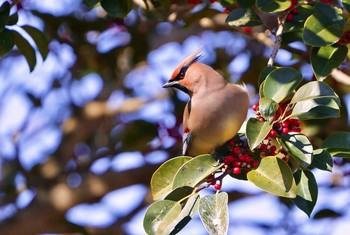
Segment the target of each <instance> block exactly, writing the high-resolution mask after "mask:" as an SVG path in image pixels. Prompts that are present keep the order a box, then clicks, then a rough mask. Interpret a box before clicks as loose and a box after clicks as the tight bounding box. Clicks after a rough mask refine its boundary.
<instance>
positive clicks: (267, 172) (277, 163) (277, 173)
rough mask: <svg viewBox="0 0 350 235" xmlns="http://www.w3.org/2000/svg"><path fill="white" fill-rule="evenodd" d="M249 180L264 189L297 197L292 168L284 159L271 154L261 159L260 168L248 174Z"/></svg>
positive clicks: (275, 193)
mask: <svg viewBox="0 0 350 235" xmlns="http://www.w3.org/2000/svg"><path fill="white" fill-rule="evenodd" d="M247 177H248V180H249V181H250V182H252V183H253V184H255V185H256V186H257V187H259V188H261V189H262V190H264V191H266V192H268V193H271V194H274V195H277V196H280V197H287V198H295V197H296V192H297V189H296V184H295V181H294V178H293V173H292V170H291V169H290V168H289V166H288V164H287V163H286V162H284V161H283V160H282V159H280V158H278V157H275V156H269V157H265V158H263V159H262V160H261V161H260V164H259V166H258V168H256V169H255V170H251V171H249V172H248V174H247Z"/></svg>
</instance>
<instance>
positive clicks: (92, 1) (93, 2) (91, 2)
mask: <svg viewBox="0 0 350 235" xmlns="http://www.w3.org/2000/svg"><path fill="white" fill-rule="evenodd" d="M84 2H85V3H86V5H88V6H89V7H93V6H95V5H96V4H97V3H99V2H101V0H84Z"/></svg>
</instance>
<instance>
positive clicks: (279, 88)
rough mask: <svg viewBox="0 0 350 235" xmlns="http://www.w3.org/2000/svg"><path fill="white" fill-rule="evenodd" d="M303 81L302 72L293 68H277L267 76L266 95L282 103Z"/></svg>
mask: <svg viewBox="0 0 350 235" xmlns="http://www.w3.org/2000/svg"><path fill="white" fill-rule="evenodd" d="M301 81H302V76H301V74H300V73H299V72H298V71H297V70H295V69H293V68H288V67H283V68H278V69H275V70H274V71H272V72H271V73H269V75H267V77H266V80H265V83H264V96H266V97H269V98H270V99H272V100H274V101H276V102H277V103H280V102H281V101H282V100H283V99H284V98H286V97H287V96H288V95H289V94H291V93H292V92H293V90H294V89H295V88H297V86H298V85H299V84H300V82H301Z"/></svg>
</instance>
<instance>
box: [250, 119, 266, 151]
mask: <svg viewBox="0 0 350 235" xmlns="http://www.w3.org/2000/svg"><path fill="white" fill-rule="evenodd" d="M271 129H272V123H271V122H260V121H259V120H258V119H256V118H250V119H249V120H248V122H247V127H246V136H247V140H248V145H249V148H250V149H251V150H253V149H255V148H256V147H257V146H258V145H259V144H260V143H261V142H262V141H263V140H264V139H265V137H266V136H267V135H268V134H269V132H270V130H271Z"/></svg>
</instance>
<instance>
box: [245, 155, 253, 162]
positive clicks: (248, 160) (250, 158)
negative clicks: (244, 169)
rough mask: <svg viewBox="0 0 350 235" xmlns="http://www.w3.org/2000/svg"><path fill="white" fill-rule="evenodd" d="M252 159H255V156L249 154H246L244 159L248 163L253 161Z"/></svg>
mask: <svg viewBox="0 0 350 235" xmlns="http://www.w3.org/2000/svg"><path fill="white" fill-rule="evenodd" d="M252 160H253V157H252V156H249V155H248V154H247V155H245V159H244V161H245V162H246V163H251V162H252Z"/></svg>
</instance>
